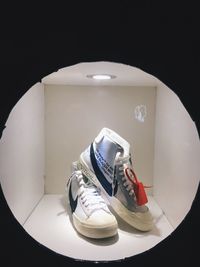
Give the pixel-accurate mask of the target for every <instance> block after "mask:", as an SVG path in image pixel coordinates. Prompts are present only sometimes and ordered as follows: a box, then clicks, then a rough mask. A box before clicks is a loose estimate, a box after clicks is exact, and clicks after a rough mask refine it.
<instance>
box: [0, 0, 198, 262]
mask: <svg viewBox="0 0 200 267" xmlns="http://www.w3.org/2000/svg"><path fill="white" fill-rule="evenodd" d="M72 2H73V4H69V1H66V3H65V5H61V4H60V3H59V2H57V1H55V2H54V3H53V4H52V3H48V2H47V3H46V5H44V6H41V5H39V6H35V5H33V4H32V3H31V2H28V1H27V3H26V4H23V5H20V4H19V2H17V3H15V4H13V3H12V4H9V5H8V6H3V5H2V4H1V16H0V30H1V31H0V34H1V36H0V48H1V49H0V68H1V69H0V70H1V72H0V73H1V81H0V88H1V91H0V92H1V97H0V128H1V131H0V133H2V131H3V129H4V125H5V123H6V120H7V118H8V115H9V113H10V111H11V109H12V108H13V106H14V105H15V104H16V103H17V101H18V100H19V99H20V97H21V96H23V94H24V93H25V92H26V91H27V90H28V89H29V88H30V87H31V86H32V85H34V84H35V83H36V82H38V81H40V80H41V78H42V77H44V76H46V75H48V74H50V73H51V72H53V71H56V70H58V69H59V68H62V67H66V66H70V65H73V64H76V63H79V62H90V61H112V62H118V63H125V64H128V65H132V66H135V67H139V68H140V69H142V70H144V71H146V72H148V73H150V74H152V75H154V76H156V77H157V78H159V79H160V80H161V81H162V82H164V83H165V84H166V85H167V86H168V87H170V88H171V89H172V90H173V91H174V92H175V93H176V94H177V95H178V96H179V98H180V99H181V101H182V103H183V104H184V106H185V107H186V109H187V110H188V112H189V114H190V116H191V118H192V119H193V120H194V121H195V123H196V125H197V128H198V131H199V63H200V60H199V55H200V54H199V49H200V40H199V39H200V38H199V26H198V25H199V21H198V8H197V5H195V4H194V2H192V1H190V5H186V4H184V3H183V2H181V1H180V4H177V5H175V4H174V2H175V1H174V2H172V3H171V4H169V1H168V2H164V1H160V2H162V3H160V4H157V5H156V4H153V2H150V1H147V2H139V1H138V2H133V1H80V2H78V1H72ZM169 108H170V107H169ZM80 127H81V126H80ZM11 167H12V166H11ZM190 178H192V177H188V179H190ZM172 186H173V185H172ZM199 195H200V193H199V191H198V193H197V195H196V198H195V200H194V202H193V205H192V209H191V211H190V212H189V214H188V215H187V216H186V219H185V220H184V221H183V223H182V224H181V225H180V226H179V227H178V228H177V229H176V230H175V231H174V232H173V233H172V234H171V235H170V236H169V237H168V238H167V239H165V240H164V241H163V242H161V243H160V244H158V245H157V246H156V247H154V248H153V249H151V250H149V251H147V252H145V253H142V254H139V255H137V256H134V257H132V258H128V259H125V260H124V261H116V262H114V263H113V262H107V263H106V262H100V263H98V265H100V266H101V265H113V264H114V265H115V266H119V265H120V266H121V265H123V264H124V265H125V264H126V266H170V264H173V266H176V265H177V266H179V265H182V266H189V265H191V264H194V263H196V262H197V264H198V253H199V246H198V241H199V237H200V236H199V233H200V231H199V225H200V220H199V210H200V205H199ZM169 198H170V196H169ZM174 205H175V203H174ZM65 234H67V233H65ZM116 253H117V251H116ZM0 255H1V257H0V260H1V262H2V264H1V266H12V265H19V266H27V265H47V264H48V266H66V265H67V264H68V265H69V264H70V265H73V266H74V265H75V266H83V265H84V266H91V265H94V264H95V263H94V262H87V261H78V260H73V259H70V258H67V257H64V256H61V255H58V254H56V253H55V252H53V251H50V250H49V249H47V248H46V247H44V246H42V245H41V244H39V243H38V242H36V241H35V240H33V239H32V238H31V237H30V236H29V235H27V234H26V232H25V231H24V230H23V228H22V226H21V225H20V224H19V223H18V222H17V221H16V220H15V218H14V217H13V215H12V213H11V211H10V209H9V207H8V206H7V204H6V201H5V199H4V196H3V193H2V191H1V194H0Z"/></svg>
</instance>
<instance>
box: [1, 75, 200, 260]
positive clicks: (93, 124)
mask: <svg viewBox="0 0 200 267" xmlns="http://www.w3.org/2000/svg"><path fill="white" fill-rule="evenodd" d="M141 105H142V106H143V107H144V106H145V109H146V116H145V118H144V120H143V121H142V120H138V118H136V116H135V115H136V113H135V110H136V109H137V108H138V106H141ZM103 127H108V128H111V129H112V130H114V131H116V132H117V133H119V134H120V135H121V136H122V137H124V138H125V139H126V140H127V141H128V142H129V143H130V144H131V146H132V153H133V163H134V168H135V171H136V173H137V175H138V177H140V180H142V182H144V184H146V185H152V189H150V190H148V191H147V193H148V195H149V202H148V205H149V208H150V210H151V211H152V213H153V215H154V218H155V227H154V229H153V230H152V231H150V232H148V233H140V232H139V231H136V230H134V229H131V228H130V227H129V226H128V225H126V224H125V223H123V222H122V221H121V220H120V219H119V218H118V222H119V233H118V236H117V237H115V238H112V239H109V240H104V241H94V240H89V239H87V238H83V237H81V236H80V235H79V234H77V232H76V231H75V230H74V228H73V226H72V224H71V221H70V216H69V214H68V209H67V205H66V197H65V185H66V182H67V179H68V178H69V175H70V166H71V163H72V162H73V161H75V160H77V159H78V157H79V155H80V153H81V152H82V151H83V150H84V149H85V148H86V147H87V146H88V145H89V144H90V143H91V142H92V140H93V139H94V138H95V136H96V135H97V134H98V132H99V131H100V130H101V128H103ZM199 156H200V144H199V137H198V132H197V130H196V126H195V123H194V122H193V121H192V119H191V118H190V116H189V114H188V112H187V111H186V110H185V108H184V106H183V105H182V103H181V101H180V100H179V98H178V97H177V96H176V95H175V94H174V93H173V92H172V91H171V90H170V89H169V88H168V87H167V86H166V85H164V84H163V83H162V82H160V81H158V80H157V79H156V81H155V83H150V85H149V86H148V85H147V83H145V82H144V85H142V84H140V85H139V86H138V85H128V86H123V85H118V86H116V85H112V86H100V85H95V86H87V85H82V86H81V85H74V84H70V85H61V84H55V83H54V84H53V83H49V84H48V83H45V82H42V83H37V84H35V85H34V86H33V87H32V88H31V89H30V90H29V91H27V93H26V94H25V95H24V96H23V97H22V98H21V99H20V101H19V102H18V103H17V104H16V106H15V107H14V108H13V110H12V111H11V113H10V116H9V118H8V120H7V123H6V128H5V130H4V132H3V135H2V138H1V141H0V169H1V173H0V174H1V186H2V189H3V192H4V194H5V197H6V200H7V202H8V205H9V207H10V208H11V210H12V212H13V214H14V216H15V217H16V219H17V220H18V221H19V222H20V223H21V224H22V225H23V227H24V228H25V230H26V231H27V232H28V233H29V234H30V235H31V236H32V237H33V238H35V239H36V240H38V241H39V242H40V243H42V244H44V245H45V246H47V247H48V248H50V249H52V250H54V251H56V252H58V253H60V254H63V255H66V256H70V257H73V258H78V259H86V260H114V259H122V258H124V257H129V256H133V255H136V254H138V253H141V252H143V251H145V250H147V249H149V248H151V247H153V246H155V245H156V244H157V243H159V242H160V241H161V240H163V239H164V238H165V237H166V236H168V235H169V234H170V233H171V232H172V231H173V230H174V229H175V228H176V227H177V226H178V225H179V224H180V223H181V221H182V220H183V219H184V217H185V216H186V214H187V213H188V211H189V210H190V207H191V205H192V201H193V199H194V196H195V194H196V191H197V187H198V183H199V173H200V167H199V164H198V161H199V158H200V157H199ZM11 166H12V167H11ZM124 247H126V248H127V249H126V250H125V249H124ZM77 248H78V249H77ZM116 251H118V252H119V253H116Z"/></svg>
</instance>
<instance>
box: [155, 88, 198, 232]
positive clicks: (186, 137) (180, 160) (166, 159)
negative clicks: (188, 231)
mask: <svg viewBox="0 0 200 267" xmlns="http://www.w3.org/2000/svg"><path fill="white" fill-rule="evenodd" d="M199 159H200V142H199V137H198V132H197V130H196V126H195V124H194V122H193V121H192V119H191V117H190V116H189V114H188V112H187V111H186V109H185V108H184V106H183V105H182V103H181V101H180V100H179V98H178V97H177V96H176V95H175V94H174V93H173V92H172V91H171V90H170V89H169V88H168V87H166V86H165V85H164V84H163V83H159V85H158V88H157V100H156V131H155V162H154V196H155V198H156V200H157V202H158V204H159V205H160V206H161V208H162V209H163V211H164V212H165V214H166V216H167V218H168V220H169V221H170V223H171V224H172V226H173V227H177V226H178V224H179V223H180V222H181V221H182V220H183V218H184V217H185V215H186V214H187V212H188V211H189V209H190V207H191V204H192V201H193V199H194V196H195V193H196V191H197V187H198V183H199V178H200V164H199Z"/></svg>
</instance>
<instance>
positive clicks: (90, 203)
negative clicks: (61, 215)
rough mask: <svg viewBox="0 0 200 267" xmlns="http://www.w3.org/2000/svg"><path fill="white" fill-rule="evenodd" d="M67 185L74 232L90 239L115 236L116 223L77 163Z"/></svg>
mask: <svg viewBox="0 0 200 267" xmlns="http://www.w3.org/2000/svg"><path fill="white" fill-rule="evenodd" d="M72 165H73V171H72V175H71V177H70V179H69V180H68V183H67V188H66V189H67V193H68V194H67V196H68V202H69V205H70V207H71V213H72V220H73V224H74V227H75V228H76V230H77V231H78V232H79V233H80V234H82V235H84V236H86V237H90V238H106V237H111V236H114V235H115V234H117V228H118V225H117V221H116V218H115V216H114V215H112V214H111V212H110V211H109V209H108V207H107V204H106V203H105V201H104V199H103V198H102V197H101V195H100V191H99V189H97V187H96V186H95V185H93V184H92V183H91V181H90V180H88V178H87V177H86V176H85V175H83V174H82V171H81V170H78V168H77V163H76V162H74V163H73V164H72Z"/></svg>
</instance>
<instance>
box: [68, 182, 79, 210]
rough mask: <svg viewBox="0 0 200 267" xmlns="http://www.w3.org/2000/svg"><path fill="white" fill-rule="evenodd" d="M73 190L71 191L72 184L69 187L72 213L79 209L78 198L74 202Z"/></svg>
mask: <svg viewBox="0 0 200 267" xmlns="http://www.w3.org/2000/svg"><path fill="white" fill-rule="evenodd" d="M71 190H72V189H71V183H70V187H69V203H70V207H71V210H72V212H74V211H75V209H76V207H77V202H78V197H76V199H75V200H74V199H73V196H72V192H71Z"/></svg>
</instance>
